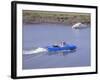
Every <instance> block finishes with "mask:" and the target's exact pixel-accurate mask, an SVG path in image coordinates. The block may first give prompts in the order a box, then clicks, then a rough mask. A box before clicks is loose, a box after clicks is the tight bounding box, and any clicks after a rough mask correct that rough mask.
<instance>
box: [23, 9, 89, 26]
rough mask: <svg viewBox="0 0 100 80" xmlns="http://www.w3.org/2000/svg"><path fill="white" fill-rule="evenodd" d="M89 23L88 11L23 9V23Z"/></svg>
mask: <svg viewBox="0 0 100 80" xmlns="http://www.w3.org/2000/svg"><path fill="white" fill-rule="evenodd" d="M77 22H81V23H85V24H90V14H89V13H75V12H51V11H31V10H23V23H65V24H74V23H77Z"/></svg>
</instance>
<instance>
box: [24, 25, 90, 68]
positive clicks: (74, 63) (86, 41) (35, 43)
mask: <svg viewBox="0 0 100 80" xmlns="http://www.w3.org/2000/svg"><path fill="white" fill-rule="evenodd" d="M61 41H66V42H67V43H69V44H70V43H71V44H74V45H76V46H77V49H76V50H73V51H64V52H52V53H51V52H42V53H38V54H24V52H25V51H27V50H28V51H30V50H35V49H36V48H38V47H45V46H49V45H52V44H55V43H60V42H61ZM22 63H23V69H39V68H57V67H58V68H59V67H81V66H82V67H83V66H90V63H91V62H90V28H89V27H88V28H86V29H81V30H78V29H77V30H75V29H72V28H71V26H67V25H63V24H28V25H23V62H22Z"/></svg>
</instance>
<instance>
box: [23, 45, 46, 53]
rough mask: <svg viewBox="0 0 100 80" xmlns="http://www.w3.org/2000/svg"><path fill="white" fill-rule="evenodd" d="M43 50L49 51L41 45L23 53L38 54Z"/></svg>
mask: <svg viewBox="0 0 100 80" xmlns="http://www.w3.org/2000/svg"><path fill="white" fill-rule="evenodd" d="M42 52H48V51H47V49H45V48H41V47H39V48H37V49H35V50H29V51H26V50H24V51H23V54H38V53H42Z"/></svg>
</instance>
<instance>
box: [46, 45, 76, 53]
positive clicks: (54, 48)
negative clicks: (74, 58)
mask: <svg viewBox="0 0 100 80" xmlns="http://www.w3.org/2000/svg"><path fill="white" fill-rule="evenodd" d="M46 48H47V50H48V51H49V52H53V51H67V50H75V49H76V48H77V47H76V46H75V45H73V44H66V45H64V46H62V47H61V46H53V45H52V46H47V47H46Z"/></svg>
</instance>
